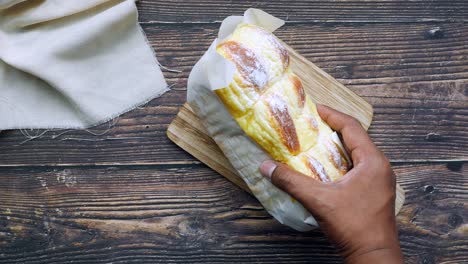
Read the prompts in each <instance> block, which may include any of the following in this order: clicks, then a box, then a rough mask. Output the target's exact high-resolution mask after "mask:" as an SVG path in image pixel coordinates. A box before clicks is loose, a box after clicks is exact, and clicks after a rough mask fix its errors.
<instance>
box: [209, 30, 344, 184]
mask: <svg viewBox="0 0 468 264" xmlns="http://www.w3.org/2000/svg"><path fill="white" fill-rule="evenodd" d="M216 51H217V52H218V53H219V54H221V55H222V56H223V57H224V58H226V59H227V60H229V61H231V62H232V63H233V64H234V65H235V66H236V72H235V74H234V80H233V81H232V82H231V83H230V84H229V85H228V86H227V87H225V88H222V89H218V90H215V92H216V94H217V96H218V97H219V98H220V100H221V101H222V102H223V104H224V105H225V106H226V108H227V109H228V110H229V112H230V113H231V115H232V116H233V117H234V119H235V120H236V121H237V123H238V124H239V126H240V127H241V128H242V130H244V131H245V133H246V134H247V135H248V136H249V137H250V138H251V139H252V140H253V141H255V142H256V143H257V144H258V145H259V146H261V147H262V148H263V149H264V150H265V151H266V152H267V153H268V154H269V155H270V156H271V157H272V158H273V159H275V160H277V161H280V162H283V163H286V164H288V165H289V166H290V167H292V168H293V169H295V170H297V171H299V172H301V173H303V174H306V175H308V176H310V177H313V178H315V179H317V180H320V181H323V182H330V181H334V180H336V179H338V178H340V177H341V176H343V175H344V174H345V173H346V172H347V171H348V170H349V167H350V162H349V161H348V159H347V156H346V154H345V153H344V150H343V149H342V148H341V147H339V146H338V145H337V143H336V142H335V141H334V140H333V139H332V134H333V133H334V132H333V131H332V130H331V129H330V127H329V126H328V125H327V124H326V123H325V122H323V121H322V120H321V118H320V116H319V115H318V113H317V109H316V106H315V104H314V103H313V101H312V100H311V99H310V97H309V96H308V95H307V94H306V93H305V91H304V88H303V86H302V82H301V80H300V78H299V77H298V76H296V75H295V74H294V73H293V72H292V71H291V69H290V67H289V55H288V51H287V49H286V48H285V47H284V45H283V44H282V43H281V42H280V41H279V40H278V39H277V38H276V37H275V36H274V35H273V34H271V33H270V32H267V31H266V30H264V29H262V28H260V27H258V26H254V25H251V24H245V23H244V24H240V25H238V26H237V28H236V29H235V31H234V32H233V34H232V35H231V36H230V37H228V38H227V39H225V40H224V41H222V42H221V43H219V44H218V46H217V47H216Z"/></svg>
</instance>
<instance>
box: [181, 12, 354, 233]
mask: <svg viewBox="0 0 468 264" xmlns="http://www.w3.org/2000/svg"><path fill="white" fill-rule="evenodd" d="M243 22H244V23H249V24H254V25H257V26H260V27H262V28H264V29H266V30H268V31H270V32H273V31H275V30H276V29H278V28H279V27H281V26H282V25H283V24H284V21H283V20H281V19H278V18H275V17H273V16H271V15H269V14H267V13H265V12H263V11H261V10H258V9H248V10H247V11H246V12H245V13H244V16H230V17H227V18H226V19H225V20H224V21H223V23H222V24H221V27H220V29H219V34H218V38H217V39H215V40H214V41H213V43H212V44H211V46H210V48H209V49H208V51H207V52H206V53H205V54H204V55H203V57H202V58H201V59H200V60H199V61H198V62H197V64H196V65H195V66H194V68H193V70H192V72H191V73H190V76H189V80H188V92H187V101H188V102H189V104H190V106H191V107H192V109H193V110H194V111H195V113H196V114H197V115H198V117H200V119H201V120H202V122H203V124H204V126H205V127H206V129H207V130H208V133H209V135H210V136H211V137H212V138H213V139H214V140H215V141H216V143H217V144H218V146H219V147H220V148H221V150H222V151H223V153H224V155H225V156H226V157H227V158H228V160H229V161H230V162H231V164H232V165H233V167H234V168H235V169H236V170H237V172H238V173H239V175H240V176H241V177H242V179H243V180H244V181H245V183H246V184H247V185H248V186H249V188H250V190H251V191H252V193H253V194H254V195H255V197H257V199H258V200H259V201H260V203H262V205H263V206H264V207H265V209H266V210H267V211H268V212H269V213H270V214H271V215H272V216H273V217H275V218H276V219H277V220H278V221H279V222H280V223H282V224H285V225H287V226H289V227H292V228H294V229H296V230H298V231H308V230H311V229H313V228H314V227H317V226H318V224H317V222H316V221H315V219H314V218H313V216H312V215H311V214H310V213H309V212H308V211H307V210H306V209H304V207H303V206H302V205H301V204H300V203H299V202H297V201H296V200H295V199H293V198H292V197H291V196H290V195H288V194H287V193H285V192H283V191H282V190H280V189H278V188H277V187H275V186H274V185H273V184H272V183H271V182H270V181H269V180H268V179H267V178H265V177H263V176H262V175H261V174H260V171H259V168H260V165H261V164H262V162H263V161H265V160H268V159H270V160H271V159H272V158H271V157H269V156H268V154H267V153H266V152H265V151H263V149H262V148H260V147H259V146H258V145H257V144H256V143H255V142H253V141H252V140H251V139H250V138H249V137H248V136H247V135H246V134H245V133H244V131H243V130H242V129H241V128H240V127H239V125H238V124H237V122H236V121H235V120H234V119H233V118H232V116H231V114H230V113H229V112H228V111H227V109H226V108H225V107H224V105H223V103H222V102H221V101H220V100H219V99H218V97H217V96H216V94H215V93H214V92H213V90H216V89H220V88H224V87H226V86H228V85H229V84H230V83H231V82H232V80H233V76H234V72H235V66H234V64H233V63H231V62H230V61H228V60H226V59H224V57H222V56H221V55H219V54H218V53H217V52H216V46H217V44H218V43H219V42H222V41H223V39H225V38H227V37H229V36H230V34H232V32H233V31H234V30H235V28H236V27H237V25H239V24H240V23H243ZM331 139H332V140H333V141H335V142H336V143H337V144H338V146H339V147H341V148H342V144H341V142H340V140H339V138H338V136H337V135H336V133H334V134H333V135H332V137H331ZM342 150H343V149H342ZM344 153H345V151H344ZM347 158H348V157H347ZM348 160H349V158H348Z"/></svg>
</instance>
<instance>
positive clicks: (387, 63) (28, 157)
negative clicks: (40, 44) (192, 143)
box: [0, 0, 468, 264]
mask: <svg viewBox="0 0 468 264" xmlns="http://www.w3.org/2000/svg"><path fill="white" fill-rule="evenodd" d="M138 7H139V11H140V22H141V25H142V27H143V29H144V31H145V32H146V34H147V36H148V38H149V41H150V43H151V45H152V46H153V47H154V48H155V50H156V51H157V56H158V59H159V61H160V62H161V64H162V65H164V66H166V67H168V68H170V69H175V70H180V71H181V72H175V71H172V72H170V71H165V76H166V78H167V81H168V82H169V84H171V85H173V86H172V90H171V91H170V92H168V93H166V94H164V95H163V96H162V97H160V98H158V99H155V100H153V101H151V102H150V103H148V104H147V105H145V106H143V107H141V108H138V109H136V110H134V111H131V112H129V113H127V114H124V115H123V116H121V117H119V118H118V119H116V120H113V121H112V122H109V123H108V124H104V125H101V126H98V127H96V128H93V129H91V131H90V132H92V133H90V132H88V131H49V132H47V133H45V134H43V135H42V136H41V137H39V138H36V139H34V140H30V141H26V140H27V138H26V137H25V136H24V135H23V134H22V133H21V132H20V131H5V132H2V133H0V263H2V264H3V263H8V264H10V263H202V262H203V263H221V262H223V263H249V262H250V263H251V262H255V263H340V262H341V260H340V258H339V257H338V256H337V255H336V253H335V250H334V249H333V247H332V246H331V245H330V244H329V243H328V242H327V240H326V239H325V238H324V237H323V235H322V233H321V232H320V231H318V230H317V231H312V232H308V233H298V232H295V231H293V230H291V229H290V228H287V227H285V226H282V225H281V224H279V223H277V222H276V221H275V220H273V219H272V218H271V217H270V216H269V215H268V214H267V213H266V212H265V211H264V210H263V209H262V207H261V206H260V204H259V203H258V202H257V201H256V200H255V199H254V198H253V197H251V196H250V195H248V194H247V193H245V192H244V191H242V190H241V189H240V188H238V187H236V186H234V185H233V184H232V183H230V182H229V181H227V180H226V179H224V178H223V177H221V176H220V175H219V174H217V173H215V172H214V171H212V170H211V169H209V168H207V167H206V166H205V165H203V164H201V163H200V162H199V161H197V160H196V159H194V158H193V157H191V156H190V155H188V154H186V153H185V152H184V151H182V150H181V149H180V148H178V147H177V146H175V145H174V144H173V143H171V142H170V141H169V140H168V139H167V137H166V135H165V131H166V129H167V126H168V124H169V123H170V122H171V120H172V119H173V118H174V116H175V115H176V113H177V111H178V109H179V107H180V106H181V105H182V104H183V103H184V101H185V96H186V82H187V77H188V74H189V72H190V69H191V67H192V66H193V65H194V63H195V62H196V61H197V60H198V59H199V57H200V56H201V55H202V53H203V52H204V51H205V50H206V49H207V48H208V46H209V44H210V42H211V41H212V40H213V39H214V38H215V37H216V34H217V29H218V27H219V25H220V21H221V20H222V19H223V18H224V17H226V16H228V15H231V14H242V12H243V11H244V10H245V9H246V8H248V7H256V8H262V9H264V10H265V11H268V12H270V13H272V14H274V15H276V16H278V17H280V18H283V19H285V20H287V24H286V25H285V26H284V27H283V28H281V29H280V30H278V32H277V33H276V34H277V35H278V36H279V37H280V38H281V39H283V40H284V41H285V42H287V43H288V44H289V45H291V46H292V47H293V48H295V49H296V50H297V51H299V52H300V53H301V54H303V55H304V56H306V57H307V58H308V59H310V60H311V61H312V62H314V63H316V64H317V65H318V66H319V67H321V68H323V69H324V70H325V71H327V72H328V73H330V74H331V75H332V76H334V77H335V78H337V79H338V80H339V81H340V82H342V83H343V84H345V85H346V86H347V87H349V88H350V89H352V90H353V91H354V92H356V93H357V94H359V95H360V96H362V97H363V98H365V99H366V100H367V101H368V102H370V103H371V104H372V105H373V106H374V110H375V117H374V121H373V123H372V126H371V128H370V130H369V133H370V135H371V136H372V138H373V139H374V141H375V142H376V144H377V145H378V146H379V147H380V148H381V149H382V150H383V151H384V152H385V153H386V154H387V155H388V157H389V158H390V159H391V161H392V164H393V166H394V169H395V171H396V173H397V174H398V182H399V183H400V184H401V186H402V187H403V188H404V189H405V190H406V204H405V206H404V207H403V209H402V211H401V213H400V214H399V216H398V225H399V230H400V241H401V245H402V248H403V252H404V254H405V257H406V260H407V263H468V58H467V54H468V45H467V43H468V24H467V21H468V3H467V2H466V1H463V0H452V1H443V0H439V1H434V0H415V1H390V0H386V1H377V0H369V1H357V0H338V1H333V0H315V1H307V0H296V1H287V0H281V1H250V0H248V1H240V0H231V1H228V0H222V1H220V0H201V1H186V0H165V1H160V0H153V1H149V0H141V1H139V3H138ZM23 132H24V131H23ZM27 132H29V133H30V134H33V135H34V134H36V133H38V131H27ZM39 132H40V131H39Z"/></svg>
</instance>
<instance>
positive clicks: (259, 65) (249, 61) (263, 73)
mask: <svg viewBox="0 0 468 264" xmlns="http://www.w3.org/2000/svg"><path fill="white" fill-rule="evenodd" d="M219 47H221V48H224V49H226V53H227V56H229V57H230V58H229V59H230V60H231V61H232V62H234V64H235V65H236V68H237V70H238V71H239V72H240V74H241V75H242V76H243V77H244V78H245V79H246V80H247V81H248V82H249V83H250V84H251V85H253V86H254V87H255V88H256V89H257V90H261V89H263V88H264V87H265V86H266V84H267V83H268V72H267V69H266V67H265V63H264V62H263V60H262V58H261V57H260V56H258V55H257V54H256V53H255V52H254V51H253V50H251V49H249V48H248V47H246V46H244V45H242V44H241V43H239V42H236V41H227V42H224V43H222V44H220V46H219ZM219 47H218V48H219Z"/></svg>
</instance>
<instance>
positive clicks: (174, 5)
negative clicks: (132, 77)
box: [138, 0, 468, 23]
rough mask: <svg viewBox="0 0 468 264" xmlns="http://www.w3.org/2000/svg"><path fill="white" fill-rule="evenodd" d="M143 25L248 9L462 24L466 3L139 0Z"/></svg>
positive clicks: (286, 15)
mask: <svg viewBox="0 0 468 264" xmlns="http://www.w3.org/2000/svg"><path fill="white" fill-rule="evenodd" d="M138 6H139V9H140V20H141V21H143V22H150V21H155V22H186V23H194V22H214V21H221V20H223V19H224V18H225V17H227V16H230V15H242V14H243V12H244V11H245V10H246V9H248V8H250V7H254V8H260V9H263V10H265V11H267V12H269V13H271V14H273V15H275V16H277V17H279V18H282V19H284V20H288V21H295V22H330V21H332V22H334V21H341V22H342V21H371V22H376V21H380V22H384V21H385V22H398V23H401V22H425V21H466V19H467V16H466V14H467V12H468V8H467V5H466V1H462V0H455V1H443V0H438V1H431V0H417V1H378V0H372V1H358V0H339V1H331V0H314V1H310V0H295V1H290V0H280V1H253V0H247V1H244V0H221V1H220V0H202V1H200V0H189V1H187V0H140V1H139V3H138Z"/></svg>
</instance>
